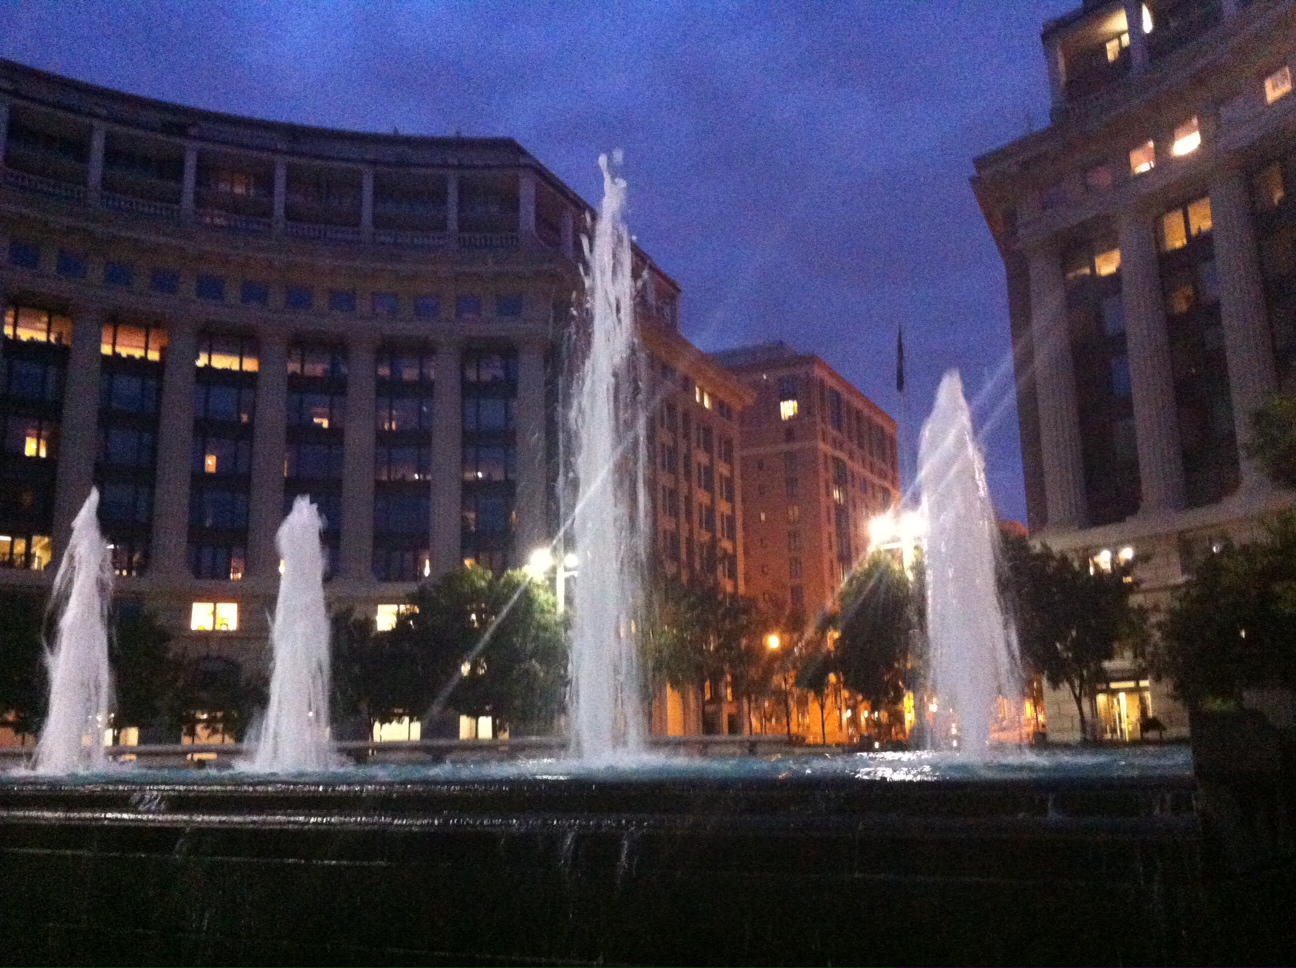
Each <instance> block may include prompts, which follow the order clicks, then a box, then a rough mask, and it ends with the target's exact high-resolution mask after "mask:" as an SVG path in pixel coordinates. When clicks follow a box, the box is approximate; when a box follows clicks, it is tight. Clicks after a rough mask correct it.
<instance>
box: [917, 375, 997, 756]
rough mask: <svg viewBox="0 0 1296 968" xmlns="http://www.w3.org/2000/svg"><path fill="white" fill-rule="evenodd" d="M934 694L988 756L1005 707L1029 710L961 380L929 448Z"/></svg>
mask: <svg viewBox="0 0 1296 968" xmlns="http://www.w3.org/2000/svg"><path fill="white" fill-rule="evenodd" d="M918 467H919V471H918V475H919V484H920V486H921V488H922V496H923V509H924V516H925V518H926V521H927V538H926V545H925V549H926V550H925V553H924V554H925V557H924V564H925V566H926V570H927V632H928V638H929V643H930V644H929V648H930V655H931V685H932V687H933V690H934V691H935V692H936V693H937V694H938V695H940V696H942V697H944V698H945V699H946V700H947V701H948V702H951V703H952V704H953V707H954V710H955V711H956V712H957V714H958V721H959V727H960V732H961V734H962V738H963V745H964V749H965V750H966V751H967V752H968V753H970V754H973V755H980V754H981V753H983V752H984V751H985V749H986V744H987V743H988V742H989V739H990V730H991V726H992V725H993V719H994V717H993V710H994V707H995V705H996V702H997V700H998V699H999V697H1001V696H1002V697H1004V698H1005V699H1008V700H1009V701H1010V704H1013V707H1014V708H1020V705H1021V703H1020V688H1021V687H1020V684H1019V681H1018V671H1017V648H1016V639H1015V637H1014V636H1013V634H1012V631H1011V628H1010V626H1009V624H1008V623H1007V622H1006V621H1005V619H1004V614H1003V609H1002V607H1001V605H1000V601H999V591H998V581H997V569H998V549H999V524H998V519H997V517H996V516H995V513H994V507H993V506H992V505H991V503H990V491H989V488H988V487H987V486H986V479H985V465H984V462H983V460H982V457H981V451H980V448H979V447H978V446H977V443H976V436H975V434H974V433H973V431H972V417H971V414H970V413H969V412H968V405H967V400H966V399H965V398H964V396H963V381H962V380H961V379H960V378H959V374H958V371H957V370H951V371H950V372H949V373H946V374H945V377H944V379H942V380H941V383H940V388H939V389H938V390H937V391H936V403H935V405H934V406H933V407H932V412H931V416H930V417H928V418H927V422H926V423H925V424H924V425H923V429H922V435H921V437H920V438H919V457H918Z"/></svg>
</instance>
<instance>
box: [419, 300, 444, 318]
mask: <svg viewBox="0 0 1296 968" xmlns="http://www.w3.org/2000/svg"><path fill="white" fill-rule="evenodd" d="M440 315H441V299H440V297H439V296H415V297H414V316H415V318H416V319H436V318H437V317H438V316H440Z"/></svg>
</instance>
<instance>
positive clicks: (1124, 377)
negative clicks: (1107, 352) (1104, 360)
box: [1111, 353, 1130, 400]
mask: <svg viewBox="0 0 1296 968" xmlns="http://www.w3.org/2000/svg"><path fill="white" fill-rule="evenodd" d="M1111 387H1112V396H1114V397H1117V398H1118V399H1121V400H1125V399H1127V398H1128V397H1129V395H1130V368H1129V356H1127V355H1126V354H1124V353H1122V354H1120V355H1119V356H1113V357H1112V358H1111Z"/></svg>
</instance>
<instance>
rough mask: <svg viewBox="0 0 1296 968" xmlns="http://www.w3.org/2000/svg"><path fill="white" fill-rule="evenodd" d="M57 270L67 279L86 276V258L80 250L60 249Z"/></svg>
mask: <svg viewBox="0 0 1296 968" xmlns="http://www.w3.org/2000/svg"><path fill="white" fill-rule="evenodd" d="M55 271H56V272H57V273H58V274H59V275H60V276H63V277H64V278H66V279H84V278H85V277H86V258H85V256H84V255H82V254H81V253H80V252H72V251H69V250H68V249H59V252H58V262H57V263H56V267H55Z"/></svg>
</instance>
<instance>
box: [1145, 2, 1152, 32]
mask: <svg viewBox="0 0 1296 968" xmlns="http://www.w3.org/2000/svg"><path fill="white" fill-rule="evenodd" d="M1152 27H1153V23H1152V11H1151V10H1149V9H1148V5H1147V4H1146V3H1145V4H1143V33H1145V34H1150V33H1152Z"/></svg>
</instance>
